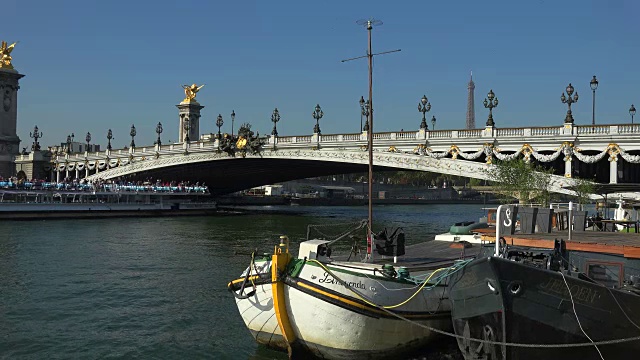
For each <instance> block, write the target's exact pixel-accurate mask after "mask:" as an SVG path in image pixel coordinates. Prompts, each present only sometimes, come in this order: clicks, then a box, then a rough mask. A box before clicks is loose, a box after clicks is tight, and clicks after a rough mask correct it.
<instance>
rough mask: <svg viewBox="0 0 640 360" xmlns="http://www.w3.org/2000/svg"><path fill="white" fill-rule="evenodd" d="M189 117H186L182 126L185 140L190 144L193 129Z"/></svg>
mask: <svg viewBox="0 0 640 360" xmlns="http://www.w3.org/2000/svg"><path fill="white" fill-rule="evenodd" d="M189 125H190V124H189V119H185V120H184V123H183V124H182V128H183V129H184V142H185V143H187V144H189V141H190V139H189V130H191V127H190V126H189Z"/></svg>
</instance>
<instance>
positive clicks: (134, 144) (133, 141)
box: [129, 124, 137, 149]
mask: <svg viewBox="0 0 640 360" xmlns="http://www.w3.org/2000/svg"><path fill="white" fill-rule="evenodd" d="M136 134H137V132H136V126H135V125H133V124H132V125H131V131H129V135H130V136H131V144H130V147H131V148H132V149H134V148H135V147H136V142H135V139H134V138H135V137H136Z"/></svg>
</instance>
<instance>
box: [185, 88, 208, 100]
mask: <svg viewBox="0 0 640 360" xmlns="http://www.w3.org/2000/svg"><path fill="white" fill-rule="evenodd" d="M203 87H204V84H202V85H200V86H198V85H196V84H191V85H182V88H183V89H184V100H182V101H183V102H192V101H194V102H197V101H196V94H197V93H198V91H200V89H202V88H203Z"/></svg>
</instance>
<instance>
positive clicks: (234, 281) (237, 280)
mask: <svg viewBox="0 0 640 360" xmlns="http://www.w3.org/2000/svg"><path fill="white" fill-rule="evenodd" d="M259 278H260V276H259V275H253V276H249V278H248V279H247V280H249V281H254V280H256V279H259ZM243 281H244V278H240V279H236V280H233V281H231V282H230V283H229V284H227V286H230V285H235V284H237V283H240V282H243Z"/></svg>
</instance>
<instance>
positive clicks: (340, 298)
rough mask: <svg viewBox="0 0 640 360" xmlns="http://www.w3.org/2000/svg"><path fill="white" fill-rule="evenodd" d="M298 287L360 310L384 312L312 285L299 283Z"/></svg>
mask: <svg viewBox="0 0 640 360" xmlns="http://www.w3.org/2000/svg"><path fill="white" fill-rule="evenodd" d="M298 285H299V286H300V287H303V288H307V289H309V290H311V291H314V292H317V293H319V294H322V295H324V296H328V297H330V298H332V299H335V300H338V301H342V302H343V303H346V304H349V305H352V306H355V307H358V308H360V309H365V310H370V311H373V312H377V313H383V312H382V311H379V310H378V309H377V308H375V307H374V308H371V307H370V306H367V305H363V304H361V303H359V302H356V301H353V300H349V299H346V298H343V297H342V296H338V295H335V294H332V293H329V292H326V291H324V290H320V289H318V288H317V287H315V286H311V285H308V284H305V283H303V282H299V283H298Z"/></svg>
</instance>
